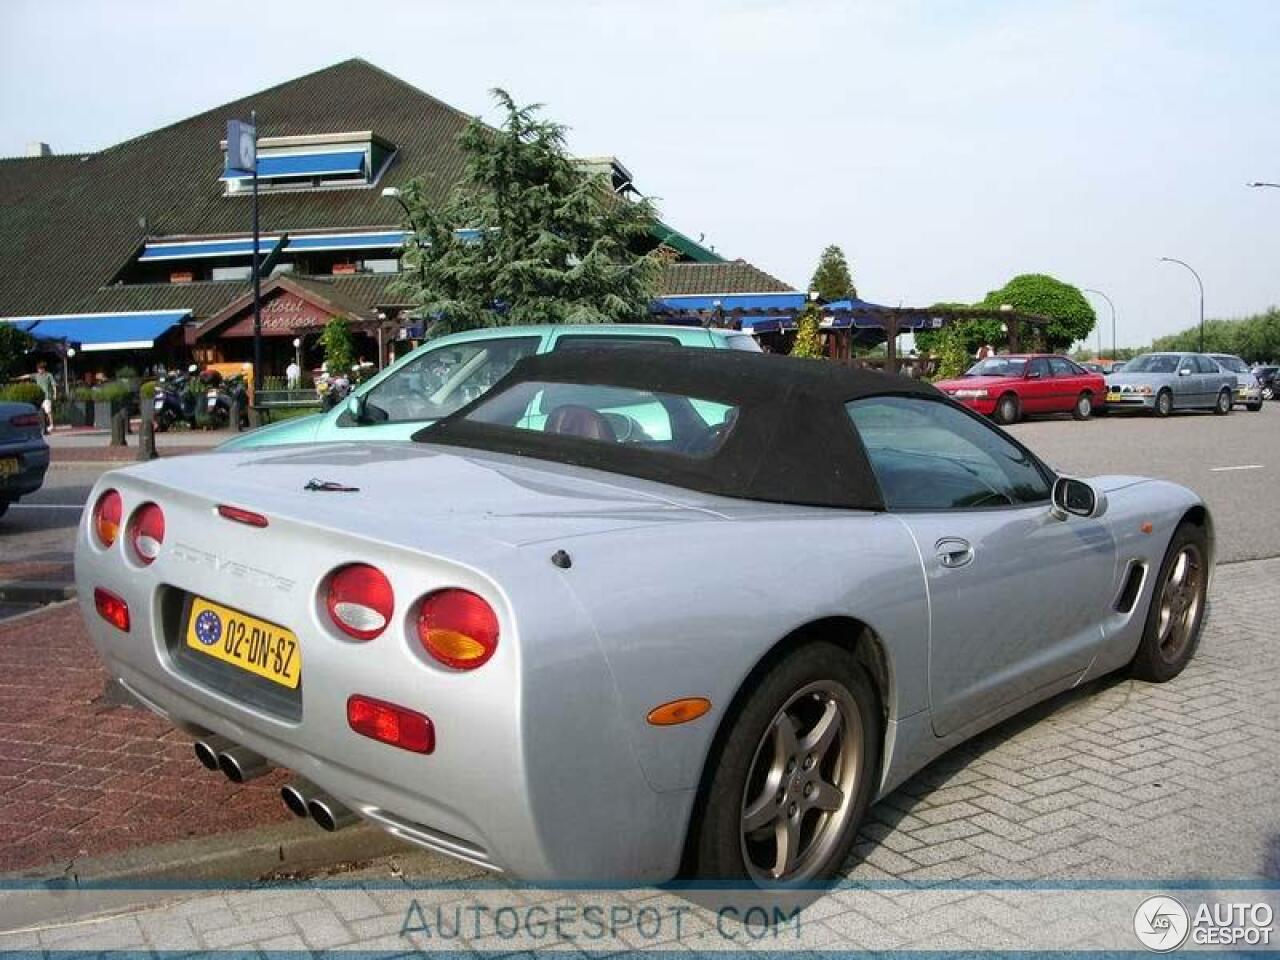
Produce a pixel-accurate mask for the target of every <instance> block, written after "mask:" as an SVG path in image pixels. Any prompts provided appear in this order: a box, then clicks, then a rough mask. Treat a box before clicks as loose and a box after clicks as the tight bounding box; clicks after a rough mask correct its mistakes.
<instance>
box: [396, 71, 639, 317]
mask: <svg viewBox="0 0 1280 960" xmlns="http://www.w3.org/2000/svg"><path fill="white" fill-rule="evenodd" d="M493 95H494V98H495V100H496V101H497V103H498V106H499V107H500V109H501V110H502V111H503V114H504V116H503V121H502V124H501V127H500V128H499V129H497V130H494V129H492V128H490V127H488V126H485V125H484V124H481V123H480V122H479V121H472V123H471V124H469V125H468V127H467V129H466V130H465V131H464V132H463V134H462V137H461V140H460V143H461V146H462V150H463V153H464V155H465V158H466V159H465V169H464V174H463V180H462V183H461V185H460V186H459V188H458V189H457V190H456V191H455V193H454V194H453V196H452V197H451V198H450V199H449V200H448V201H447V202H446V203H445V204H444V205H443V206H440V207H433V206H431V205H430V204H428V203H427V201H426V199H425V195H424V191H423V189H422V184H421V183H417V182H414V183H410V184H409V185H407V186H406V187H405V188H404V190H403V192H402V198H403V199H404V201H405V204H406V206H407V208H408V212H409V214H410V217H411V220H412V225H413V227H414V229H415V230H416V233H417V241H418V242H417V243H416V244H414V245H411V246H410V248H409V249H408V250H407V251H406V255H405V259H406V268H405V271H404V273H403V274H402V275H401V277H402V279H401V283H400V289H401V291H402V292H403V293H406V294H408V295H409V297H410V298H411V299H412V300H413V301H414V302H415V303H417V304H418V305H419V307H421V308H422V310H423V311H424V312H425V313H426V314H428V315H430V316H435V317H438V318H439V322H440V325H441V326H440V328H439V329H441V330H443V331H456V330H466V329H470V328H472V327H487V326H500V325H503V324H521V323H604V322H620V321H629V320H643V319H644V318H645V317H646V316H647V315H648V310H649V302H650V300H651V298H652V295H653V292H654V289H655V285H656V280H657V277H658V273H659V271H660V269H661V264H660V261H659V259H658V258H657V257H656V256H653V255H641V254H637V253H635V252H634V249H635V248H636V247H637V246H638V245H639V243H638V241H640V240H641V238H643V237H644V236H645V235H646V234H647V232H648V230H649V228H650V226H651V224H652V223H653V222H654V220H655V219H656V214H655V211H654V209H653V206H652V204H650V203H649V201H647V200H637V201H633V200H627V199H624V198H622V197H619V196H618V195H617V194H615V193H614V192H613V190H612V189H611V188H610V185H609V184H608V183H607V182H606V181H605V179H604V177H602V176H599V175H589V174H587V173H586V172H584V171H583V170H582V169H581V168H580V167H579V166H578V165H577V164H576V163H575V162H574V160H573V158H572V157H571V156H570V155H569V154H568V152H567V150H566V147H565V128H564V127H563V126H561V125H560V124H557V123H553V122H551V121H549V120H545V119H542V118H541V117H540V116H539V111H540V110H541V107H540V106H538V105H532V106H524V107H521V106H517V104H516V103H515V101H514V100H513V99H512V98H511V97H510V95H508V94H507V93H506V92H505V91H503V90H494V91H493Z"/></svg>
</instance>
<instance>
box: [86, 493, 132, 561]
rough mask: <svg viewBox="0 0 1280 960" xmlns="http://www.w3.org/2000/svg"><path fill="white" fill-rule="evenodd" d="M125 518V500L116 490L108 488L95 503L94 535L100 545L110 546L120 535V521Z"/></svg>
mask: <svg viewBox="0 0 1280 960" xmlns="http://www.w3.org/2000/svg"><path fill="white" fill-rule="evenodd" d="M123 518H124V501H123V500H122V499H120V494H119V493H117V492H116V491H115V490H108V491H106V492H105V493H104V494H103V495H102V496H100V497H99V498H98V502H97V503H95V504H94V505H93V535H94V537H95V538H96V539H97V541H98V546H100V547H104V548H105V547H109V546H111V545H112V544H113V543H115V542H116V537H118V536H120V521H121V520H122V519H123Z"/></svg>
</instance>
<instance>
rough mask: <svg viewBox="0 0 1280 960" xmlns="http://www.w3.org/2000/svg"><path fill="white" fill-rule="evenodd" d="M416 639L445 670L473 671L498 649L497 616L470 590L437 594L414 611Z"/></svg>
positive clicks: (431, 595)
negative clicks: (416, 617)
mask: <svg viewBox="0 0 1280 960" xmlns="http://www.w3.org/2000/svg"><path fill="white" fill-rule="evenodd" d="M418 639H419V640H420V641H421V642H422V646H423V647H424V648H425V649H426V651H427V653H429V654H431V656H432V657H434V658H435V659H436V660H439V661H440V662H441V663H443V664H444V665H445V666H446V667H453V668H454V669H455V670H474V669H475V668H476V667H479V666H481V665H483V664H485V663H487V662H488V661H489V658H490V657H492V656H493V654H494V652H495V651H496V650H497V649H498V615H497V614H496V613H494V612H493V607H491V606H489V604H488V603H487V602H486V601H485V600H484V598H483V597H480V596H477V595H476V594H474V593H472V592H471V591H470V590H457V589H452V590H439V591H437V592H436V593H433V594H430V595H428V596H427V597H426V598H425V599H423V601H422V606H421V607H420V608H419V610H418Z"/></svg>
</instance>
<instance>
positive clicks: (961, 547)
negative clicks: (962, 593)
mask: <svg viewBox="0 0 1280 960" xmlns="http://www.w3.org/2000/svg"><path fill="white" fill-rule="evenodd" d="M934 550H936V551H937V557H938V563H940V564H942V565H943V566H944V567H948V568H954V567H963V566H965V565H966V564H969V563H972V562H973V546H972V545H971V544H970V543H969V541H968V540H964V539H961V538H960V537H943V538H942V539H941V540H939V541H938V542H937V543H936V544H934Z"/></svg>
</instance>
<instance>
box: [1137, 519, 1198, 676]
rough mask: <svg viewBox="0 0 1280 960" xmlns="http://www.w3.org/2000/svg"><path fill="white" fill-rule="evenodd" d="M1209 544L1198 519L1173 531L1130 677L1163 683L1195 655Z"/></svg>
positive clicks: (1185, 523) (1178, 672) (1152, 594)
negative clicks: (1197, 522) (1197, 521)
mask: <svg viewBox="0 0 1280 960" xmlns="http://www.w3.org/2000/svg"><path fill="white" fill-rule="evenodd" d="M1208 544H1209V541H1208V537H1207V536H1206V535H1205V531H1204V528H1203V527H1200V526H1197V525H1196V524H1194V523H1187V522H1183V523H1182V524H1181V525H1180V526H1179V527H1178V529H1177V530H1175V531H1174V534H1173V539H1172V540H1171V541H1170V542H1169V549H1168V550H1166V551H1165V555H1164V561H1163V562H1162V563H1161V564H1160V571H1159V574H1158V576H1157V577H1156V583H1155V588H1154V589H1153V590H1152V592H1151V605H1150V607H1149V608H1148V609H1147V619H1146V623H1145V624H1144V625H1143V628H1142V639H1141V640H1140V641H1139V642H1138V650H1137V652H1136V653H1135V654H1134V655H1133V660H1131V661H1130V662H1129V674H1130V676H1132V677H1135V678H1136V679H1138V680H1146V681H1148V682H1150V683H1164V682H1165V681H1166V680H1172V679H1173V678H1174V677H1176V676H1177V675H1178V674H1180V673H1181V672H1182V670H1183V668H1184V667H1185V666H1186V665H1187V663H1188V662H1189V661H1190V660H1191V658H1192V656H1194V655H1195V652H1196V647H1197V646H1199V643H1200V627H1201V624H1202V623H1203V622H1204V612H1205V604H1206V601H1207V594H1208V585H1209V546H1208ZM1184 558H1185V566H1183V568H1182V570H1181V572H1180V571H1179V564H1180V563H1183V562H1184Z"/></svg>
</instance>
